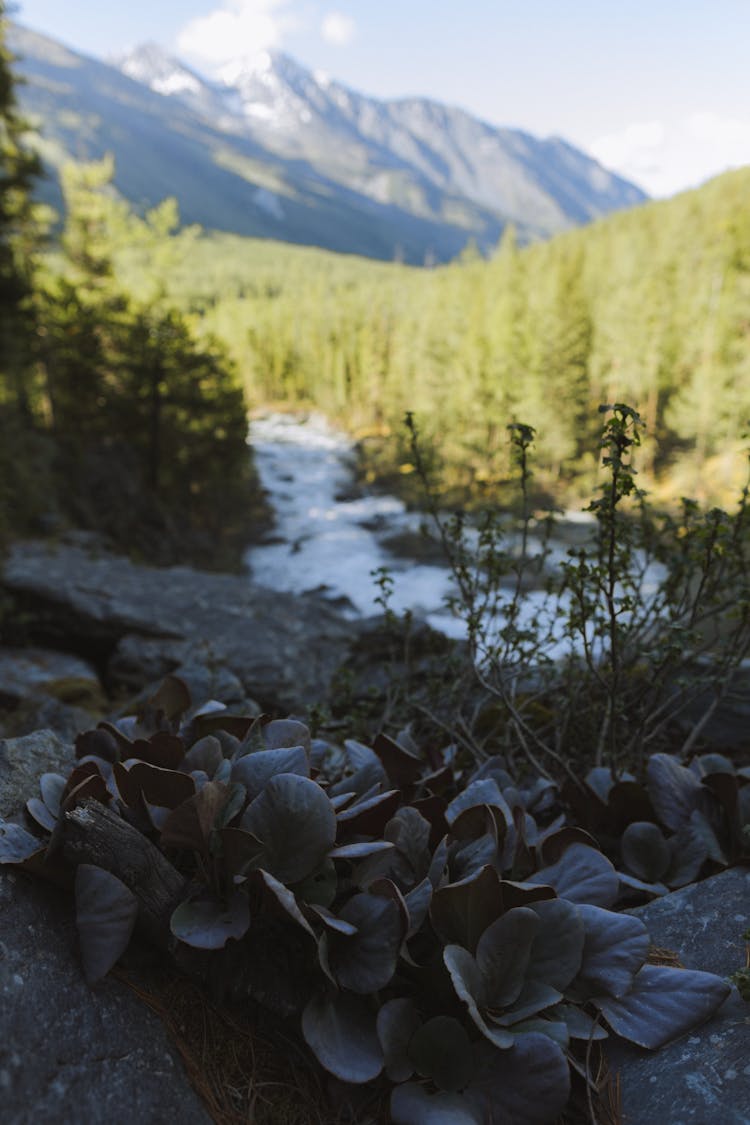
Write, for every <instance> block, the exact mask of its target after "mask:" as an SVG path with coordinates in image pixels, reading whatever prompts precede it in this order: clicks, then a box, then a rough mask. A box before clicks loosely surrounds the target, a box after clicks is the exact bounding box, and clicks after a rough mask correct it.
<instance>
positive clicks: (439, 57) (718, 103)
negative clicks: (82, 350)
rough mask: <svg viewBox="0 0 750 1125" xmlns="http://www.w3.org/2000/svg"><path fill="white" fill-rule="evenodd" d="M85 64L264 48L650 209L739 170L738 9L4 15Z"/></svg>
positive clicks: (428, 4) (312, 2) (372, 7)
mask: <svg viewBox="0 0 750 1125" xmlns="http://www.w3.org/2000/svg"><path fill="white" fill-rule="evenodd" d="M18 7H19V9H20V10H19V11H18V13H17V18H18V19H20V20H21V22H23V23H25V24H27V25H28V26H29V27H33V28H35V29H36V30H39V31H43V32H46V33H48V34H50V35H52V36H54V37H56V38H59V39H62V40H63V41H64V42H66V43H67V44H69V45H70V46H72V47H75V48H77V49H78V50H80V51H83V52H84V53H87V54H93V55H97V56H101V57H107V56H111V55H114V54H116V53H117V52H118V51H122V50H124V49H126V48H127V47H131V46H135V45H136V44H138V43H141V42H144V41H145V40H154V41H156V42H158V43H161V44H162V45H163V46H164V47H167V48H168V49H171V50H173V51H175V52H176V53H177V54H179V55H180V56H181V57H183V58H185V59H186V60H187V61H190V62H191V63H192V64H193V65H194V66H196V67H197V68H198V69H200V70H203V71H204V72H206V73H210V71H211V69H212V67H214V66H215V65H217V64H219V63H220V62H223V61H226V59H227V58H230V57H234V56H236V55H238V54H243V53H245V54H251V53H253V52H254V51H257V50H258V49H262V48H263V47H267V46H275V47H279V48H281V49H283V50H285V51H288V52H289V53H290V54H291V55H294V56H295V57H296V58H297V59H299V61H300V62H302V63H304V64H305V65H307V66H309V67H311V68H312V69H317V70H324V71H325V72H326V73H327V74H329V75H330V76H331V77H333V78H336V79H338V80H340V81H342V82H344V83H346V84H347V85H350V86H353V87H355V88H356V89H359V90H362V91H364V92H365V93H370V94H374V95H377V96H380V97H399V96H404V95H409V94H421V95H427V96H430V97H433V98H437V99H439V100H441V101H446V102H450V103H452V104H455V105H460V106H463V107H464V108H465V109H468V110H470V111H471V112H472V113H475V114H477V115H478V116H480V117H482V118H484V119H485V120H488V121H491V122H493V123H494V124H498V125H512V126H515V127H519V128H523V129H527V130H528V131H529V132H532V133H535V134H537V135H540V136H548V135H551V134H557V135H560V136H563V137H565V138H566V139H568V140H570V141H572V142H573V143H574V144H577V145H579V146H580V147H582V148H584V149H586V150H588V151H589V152H591V153H593V154H594V155H595V156H596V157H597V158H598V159H600V160H601V161H602V162H603V163H604V164H606V165H607V166H608V167H611V168H614V169H615V170H617V171H619V172H621V173H623V174H624V175H626V176H628V177H629V178H631V179H634V180H635V181H636V182H638V183H640V184H642V185H643V186H644V187H645V188H646V190H648V191H650V192H652V193H653V194H658V195H665V194H671V193H672V192H674V191H677V190H680V189H681V188H684V187H690V186H693V185H695V184H697V183H700V182H701V181H702V180H704V179H706V178H707V177H708V176H710V175H713V174H716V173H717V172H720V171H723V170H724V169H725V168H727V167H732V166H737V165H739V164H745V163H750V63H749V62H748V52H749V51H750V0H617V2H615V0H398V2H397V0H125V2H124V3H117V4H115V3H102V0H19V3H18Z"/></svg>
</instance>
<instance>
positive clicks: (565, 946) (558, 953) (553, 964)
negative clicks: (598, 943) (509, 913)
mask: <svg viewBox="0 0 750 1125" xmlns="http://www.w3.org/2000/svg"><path fill="white" fill-rule="evenodd" d="M531 909H532V910H533V911H534V913H535V914H536V915H537V917H538V918H539V921H540V926H539V929H538V930H537V932H536V935H535V936H534V939H533V942H532V945H531V955H530V957H529V964H528V967H527V969H526V975H527V977H528V978H529V979H530V980H539V981H542V982H543V983H544V984H549V985H551V986H552V987H553V988H556V989H558V990H559V991H561V992H562V991H563V990H564V989H565V988H567V986H568V985H569V984H570V982H571V981H572V980H573V978H574V977H575V976H576V974H577V973H578V971H579V969H580V967H581V959H582V957H583V942H584V926H583V919H582V918H581V914H580V908H579V907H578V906H576V905H575V904H574V903H572V902H566V901H565V899H560V898H558V899H550V900H548V901H546V902H535V903H534V904H533V906H532V907H531Z"/></svg>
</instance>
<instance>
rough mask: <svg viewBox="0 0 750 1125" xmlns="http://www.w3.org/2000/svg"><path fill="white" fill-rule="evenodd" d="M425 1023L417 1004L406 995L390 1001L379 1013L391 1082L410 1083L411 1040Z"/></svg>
mask: <svg viewBox="0 0 750 1125" xmlns="http://www.w3.org/2000/svg"><path fill="white" fill-rule="evenodd" d="M421 1024H422V1021H421V1020H420V1018H419V1015H418V1013H417V1010H416V1008H415V1007H414V1004H413V1003H412V1001H411V1000H410V999H409V998H408V997H405V996H398V997H396V998H395V999H394V1000H388V1001H387V1003H385V1004H383V1006H382V1008H381V1009H380V1011H379V1012H378V1018H377V1031H378V1038H379V1040H380V1045H381V1047H382V1048H383V1055H384V1056H385V1072H386V1074H387V1075H388V1077H389V1078H390V1080H391V1082H406V1081H407V1080H408V1079H409V1078H411V1076H412V1074H413V1073H414V1066H413V1065H412V1062H411V1060H410V1058H409V1054H408V1051H409V1043H410V1042H411V1038H412V1036H413V1035H414V1033H415V1031H417V1029H418V1028H419V1027H421Z"/></svg>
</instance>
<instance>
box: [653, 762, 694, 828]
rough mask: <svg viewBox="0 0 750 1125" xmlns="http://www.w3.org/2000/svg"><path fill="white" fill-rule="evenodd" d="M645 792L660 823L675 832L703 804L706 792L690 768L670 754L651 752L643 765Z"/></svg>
mask: <svg viewBox="0 0 750 1125" xmlns="http://www.w3.org/2000/svg"><path fill="white" fill-rule="evenodd" d="M646 776H647V778H648V792H649V796H650V797H651V801H652V803H653V806H654V809H655V810H656V813H657V815H658V817H659V820H660V821H661V823H662V824H663V825H664V826H665V827H666V828H669V829H670V831H672V832H677V831H678V830H679V829H680V828H682V827H683V826H684V825H685V824H687V823H688V822H689V821H690V816H691V813H692V812H693V811H694V810H695V809H697V808H700V807H702V804H703V801H704V799H705V795H706V791H705V789H704V788H703V786H702V785H701V783H700V781H699V779H698V778H697V777H696V776H695V774H694V773H693V771H692V770H689V769H687V768H686V767H685V766H681V765H680V763H679V762H678V761H677V759H676V758H674V757H672V755H671V754H652V755H651V757H650V758H649V760H648V766H647V767H646Z"/></svg>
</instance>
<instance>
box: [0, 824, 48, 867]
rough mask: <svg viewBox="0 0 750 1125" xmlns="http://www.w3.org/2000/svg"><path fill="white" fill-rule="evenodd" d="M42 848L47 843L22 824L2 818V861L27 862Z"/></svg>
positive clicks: (0, 855) (0, 837)
mask: <svg viewBox="0 0 750 1125" xmlns="http://www.w3.org/2000/svg"><path fill="white" fill-rule="evenodd" d="M42 848H46V844H44V843H43V841H42V840H38V839H37V838H36V836H32V835H31V833H30V832H27V831H26V829H25V828H22V827H21V825H20V824H12V823H9V822H7V821H5V820H2V819H0V863H25V861H26V860H27V859H29V858H30V856H32V855H34V854H35V853H36V852H38V851H40V850H41V849H42Z"/></svg>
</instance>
